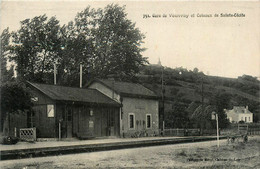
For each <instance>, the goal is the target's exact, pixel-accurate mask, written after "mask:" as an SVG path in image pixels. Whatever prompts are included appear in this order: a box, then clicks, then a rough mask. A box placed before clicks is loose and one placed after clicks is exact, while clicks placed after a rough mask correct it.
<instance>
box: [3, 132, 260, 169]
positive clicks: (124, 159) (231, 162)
mask: <svg viewBox="0 0 260 169" xmlns="http://www.w3.org/2000/svg"><path fill="white" fill-rule="evenodd" d="M259 153H260V136H258V137H249V143H247V144H243V143H242V142H241V141H240V142H238V143H237V142H236V143H232V144H229V145H227V141H226V140H221V141H220V148H219V149H218V148H217V146H216V141H208V142H200V143H186V144H176V145H165V146H156V147H145V148H133V149H123V150H113V151H104V152H93V153H82V154H74V155H63V156H53V157H43V158H32V159H22V160H9V161H2V162H0V168H1V169H2V168H26V169H33V168H107V167H109V168H128V167H131V168H144V167H148V168H201V167H202V168H203V167H206V168H254V169H255V168H260V154H259Z"/></svg>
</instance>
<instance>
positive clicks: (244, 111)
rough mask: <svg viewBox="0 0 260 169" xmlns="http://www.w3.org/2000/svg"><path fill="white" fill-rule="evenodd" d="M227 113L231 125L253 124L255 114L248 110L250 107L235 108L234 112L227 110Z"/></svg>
mask: <svg viewBox="0 0 260 169" xmlns="http://www.w3.org/2000/svg"><path fill="white" fill-rule="evenodd" d="M225 113H226V115H227V118H228V119H229V121H230V122H231V123H238V122H240V121H243V122H245V123H253V113H251V112H250V111H249V110H248V106H246V107H244V106H234V107H233V109H232V110H225Z"/></svg>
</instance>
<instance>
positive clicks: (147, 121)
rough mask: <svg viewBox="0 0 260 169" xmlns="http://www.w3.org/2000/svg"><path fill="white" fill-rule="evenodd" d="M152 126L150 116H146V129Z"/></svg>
mask: <svg viewBox="0 0 260 169" xmlns="http://www.w3.org/2000/svg"><path fill="white" fill-rule="evenodd" d="M151 126H152V117H151V114H147V115H146V128H148V129H149V128H151Z"/></svg>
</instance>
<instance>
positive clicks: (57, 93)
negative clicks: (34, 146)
mask: <svg viewBox="0 0 260 169" xmlns="http://www.w3.org/2000/svg"><path fill="white" fill-rule="evenodd" d="M28 86H29V88H30V89H31V91H32V96H33V97H32V100H33V102H34V107H33V111H32V112H31V113H30V114H28V120H27V122H28V127H36V129H37V138H39V137H40V138H58V137H59V133H60V134H61V137H62V138H71V137H81V138H91V137H103V136H119V134H120V128H119V125H120V124H119V120H120V114H119V111H120V106H121V105H120V103H118V102H116V101H115V100H113V99H111V98H109V97H108V96H106V95H104V94H102V93H101V92H99V91H98V90H96V89H91V88H74V87H65V86H58V85H47V84H38V83H30V82H28ZM59 126H60V127H59Z"/></svg>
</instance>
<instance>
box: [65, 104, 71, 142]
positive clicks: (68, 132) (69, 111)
mask: <svg viewBox="0 0 260 169" xmlns="http://www.w3.org/2000/svg"><path fill="white" fill-rule="evenodd" d="M72 111H73V109H72V107H70V108H68V111H67V117H66V122H67V138H71V137H72V117H73V116H72V115H73V112H72Z"/></svg>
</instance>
